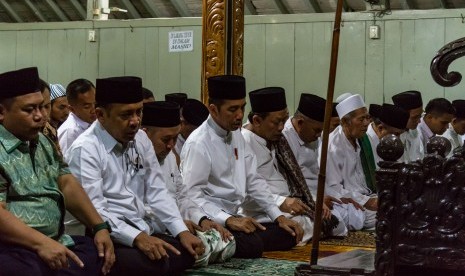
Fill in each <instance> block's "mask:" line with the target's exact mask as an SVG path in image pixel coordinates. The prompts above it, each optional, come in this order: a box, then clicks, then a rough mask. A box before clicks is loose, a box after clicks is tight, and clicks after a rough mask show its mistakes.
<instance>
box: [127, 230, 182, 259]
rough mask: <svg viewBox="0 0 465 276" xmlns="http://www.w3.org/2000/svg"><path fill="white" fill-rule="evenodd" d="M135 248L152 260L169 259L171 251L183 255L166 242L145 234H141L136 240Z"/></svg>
mask: <svg viewBox="0 0 465 276" xmlns="http://www.w3.org/2000/svg"><path fill="white" fill-rule="evenodd" d="M134 246H136V247H137V248H138V249H139V250H140V251H142V252H143V253H144V254H145V255H147V257H149V259H150V260H160V259H161V258H169V256H168V252H167V251H166V250H169V251H171V252H173V253H175V254H176V255H181V252H179V251H178V250H177V249H176V248H175V247H174V246H172V245H171V244H169V243H167V242H165V241H164V240H162V239H159V238H157V237H152V236H149V235H147V234H146V233H145V232H141V233H140V234H139V235H137V237H136V238H135V239H134Z"/></svg>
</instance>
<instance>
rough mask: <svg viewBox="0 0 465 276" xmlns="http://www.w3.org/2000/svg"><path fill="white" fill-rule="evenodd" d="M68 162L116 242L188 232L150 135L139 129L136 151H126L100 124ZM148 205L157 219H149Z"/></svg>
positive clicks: (76, 144)
mask: <svg viewBox="0 0 465 276" xmlns="http://www.w3.org/2000/svg"><path fill="white" fill-rule="evenodd" d="M66 161H67V162H68V163H69V168H70V170H71V172H72V173H73V174H74V175H75V176H76V177H77V179H78V180H79V181H80V182H81V184H82V186H83V188H84V190H85V191H86V192H87V194H88V195H89V198H90V200H91V201H92V203H93V204H94V206H95V208H96V209H97V211H98V212H99V214H100V215H101V216H102V217H103V218H104V220H107V221H108V222H109V223H110V225H111V227H112V230H113V232H112V233H111V235H112V237H113V239H114V240H116V241H117V242H119V243H121V244H123V245H126V246H132V245H133V242H134V239H135V237H136V236H137V235H139V234H140V233H141V232H142V231H143V232H145V233H147V234H149V235H150V234H153V233H164V232H165V231H166V230H168V231H169V232H170V233H171V234H172V235H173V236H177V235H178V234H179V233H180V232H182V231H187V227H186V225H185V224H184V222H183V220H182V218H181V215H180V213H179V210H178V207H177V205H176V202H175V200H174V199H173V198H172V197H171V196H170V195H169V193H168V190H167V188H166V184H165V182H164V181H163V176H162V173H161V169H160V165H159V164H158V160H157V158H156V156H155V151H154V149H153V145H152V143H151V141H150V140H149V138H148V137H147V135H146V134H145V132H143V131H141V130H139V132H138V133H137V134H136V137H135V139H134V144H133V147H131V146H128V147H127V148H126V149H124V148H123V146H122V145H121V144H120V143H118V142H117V141H116V140H115V139H114V138H113V137H112V136H111V135H110V134H109V133H108V132H107V131H106V130H105V129H104V128H103V126H102V125H101V124H100V122H98V121H96V122H94V123H93V124H92V125H91V126H90V127H89V129H87V130H86V131H85V132H84V133H82V134H81V135H80V136H79V137H78V139H77V140H76V141H75V142H74V143H73V144H72V145H71V147H70V149H69V153H68V156H67V158H66ZM144 203H147V205H148V206H149V207H150V208H151V210H152V212H153V214H155V215H156V218H154V217H152V216H149V215H148V214H147V212H146V210H145V208H144Z"/></svg>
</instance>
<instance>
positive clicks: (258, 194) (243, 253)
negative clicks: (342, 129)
mask: <svg viewBox="0 0 465 276" xmlns="http://www.w3.org/2000/svg"><path fill="white" fill-rule="evenodd" d="M208 92H209V108H208V109H209V111H210V116H209V117H208V119H207V120H206V121H205V122H204V123H203V124H202V125H201V126H200V127H198V128H197V129H196V130H194V132H193V133H192V134H191V135H190V136H189V138H188V139H187V141H186V143H185V144H184V147H183V149H182V152H181V173H182V176H183V181H184V189H185V190H186V191H185V192H186V196H188V197H189V198H190V199H192V200H193V201H194V202H195V203H196V204H197V205H199V206H200V207H201V208H202V209H203V210H204V211H205V213H207V215H208V216H209V217H210V219H212V220H213V221H215V222H217V223H219V224H221V225H223V226H226V228H228V229H229V230H230V231H231V233H232V234H233V235H234V238H235V240H236V254H235V255H234V256H235V257H240V258H258V257H261V255H262V253H263V251H264V250H265V251H272V250H287V249H290V248H292V247H293V246H294V245H296V244H297V243H298V242H300V241H301V240H302V234H303V230H302V228H301V227H300V226H299V225H298V224H297V223H296V222H294V221H292V220H290V219H287V218H286V217H285V216H284V215H283V213H282V212H281V211H280V210H279V208H278V207H277V206H276V204H274V200H273V196H272V194H271V192H270V190H269V189H268V185H267V184H266V181H265V180H264V179H263V178H262V177H261V176H260V175H259V174H257V161H256V158H255V155H254V154H253V153H252V152H251V150H250V149H249V147H248V146H247V144H246V142H245V140H244V138H243V136H242V134H241V132H240V130H239V128H240V127H241V125H242V119H243V117H244V107H245V104H246V102H245V96H246V94H245V79H244V78H243V77H241V76H234V75H225V76H215V77H210V78H209V79H208ZM246 200H253V201H255V202H256V203H257V205H258V208H259V210H260V211H262V212H264V213H266V214H267V215H268V216H269V217H270V219H271V221H274V223H266V224H264V225H262V224H260V223H259V222H257V221H256V220H255V219H253V218H251V217H242V216H239V215H238V211H239V208H240V207H241V206H242V205H243V203H244V202H245V201H246ZM191 219H192V220H193V221H194V222H196V223H197V222H198V221H199V220H200V218H199V217H197V218H194V217H192V218H191Z"/></svg>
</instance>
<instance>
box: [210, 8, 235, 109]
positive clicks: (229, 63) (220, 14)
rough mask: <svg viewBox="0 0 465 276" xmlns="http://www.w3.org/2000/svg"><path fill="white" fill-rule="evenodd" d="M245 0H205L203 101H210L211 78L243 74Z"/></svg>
mask: <svg viewBox="0 0 465 276" xmlns="http://www.w3.org/2000/svg"><path fill="white" fill-rule="evenodd" d="M243 49H244V1H243V0H203V9H202V82H201V84H202V87H201V100H202V102H203V103H204V104H207V103H208V86H207V79H208V78H209V77H211V76H216V75H224V74H233V75H242V73H243V71H242V67H243V66H242V65H243V57H244V55H243Z"/></svg>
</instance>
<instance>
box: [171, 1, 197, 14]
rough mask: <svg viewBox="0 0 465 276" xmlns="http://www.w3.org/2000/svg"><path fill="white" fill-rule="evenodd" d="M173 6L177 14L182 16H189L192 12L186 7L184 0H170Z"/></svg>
mask: <svg viewBox="0 0 465 276" xmlns="http://www.w3.org/2000/svg"><path fill="white" fill-rule="evenodd" d="M171 4H173V6H174V8H175V9H176V10H177V11H178V13H179V15H180V16H182V17H191V16H192V13H191V12H190V10H189V9H188V8H187V5H186V2H184V0H171Z"/></svg>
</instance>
